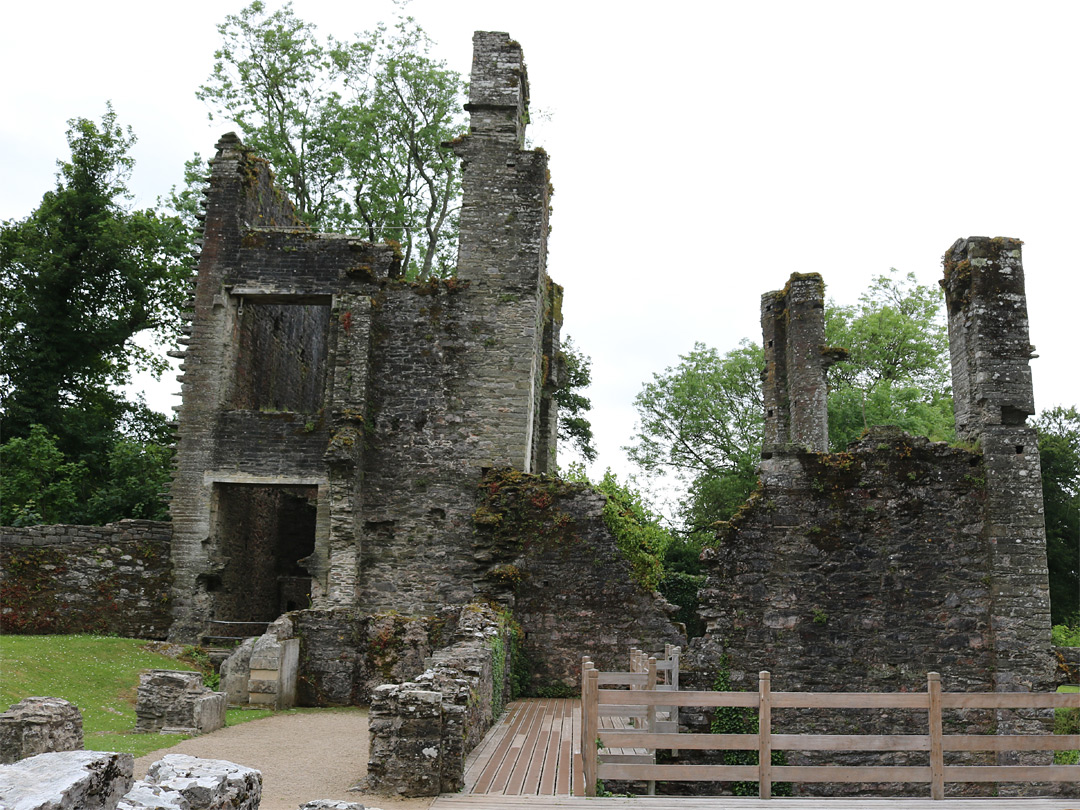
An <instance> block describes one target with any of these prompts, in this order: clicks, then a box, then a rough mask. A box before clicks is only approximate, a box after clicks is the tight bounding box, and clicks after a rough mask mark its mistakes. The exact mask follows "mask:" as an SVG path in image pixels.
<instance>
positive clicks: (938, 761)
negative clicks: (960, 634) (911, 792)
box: [926, 672, 945, 800]
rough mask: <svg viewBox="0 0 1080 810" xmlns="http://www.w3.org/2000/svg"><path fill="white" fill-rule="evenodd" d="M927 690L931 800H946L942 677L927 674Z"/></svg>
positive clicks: (931, 673) (935, 673)
mask: <svg viewBox="0 0 1080 810" xmlns="http://www.w3.org/2000/svg"><path fill="white" fill-rule="evenodd" d="M926 690H927V691H928V692H929V693H930V798H931V799H934V800H939V799H944V798H945V755H944V753H943V749H942V739H941V675H940V674H938V673H937V672H928V673H927V674H926Z"/></svg>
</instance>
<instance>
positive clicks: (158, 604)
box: [0, 520, 171, 638]
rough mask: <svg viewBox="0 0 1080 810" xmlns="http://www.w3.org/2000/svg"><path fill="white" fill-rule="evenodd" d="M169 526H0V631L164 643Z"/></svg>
mask: <svg viewBox="0 0 1080 810" xmlns="http://www.w3.org/2000/svg"><path fill="white" fill-rule="evenodd" d="M170 538H171V527H170V526H169V524H168V523H164V522H159V521H149V520H122V521H120V522H119V523H111V524H109V525H107V526H63V525H58V526H28V527H25V528H11V527H7V526H5V527H0V632H4V633H102V634H110V635H118V636H125V637H131V638H164V637H165V635H166V634H167V633H168V630H169V623H170V621H171V616H170V610H169V586H170V583H171V566H170V563H169V551H170V545H171V544H170Z"/></svg>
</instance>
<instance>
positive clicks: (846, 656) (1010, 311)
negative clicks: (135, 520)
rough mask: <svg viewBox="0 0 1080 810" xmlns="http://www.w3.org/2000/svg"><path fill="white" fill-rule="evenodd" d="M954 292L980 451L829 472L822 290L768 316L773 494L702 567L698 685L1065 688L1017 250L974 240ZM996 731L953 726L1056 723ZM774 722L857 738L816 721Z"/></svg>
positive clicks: (963, 384)
mask: <svg viewBox="0 0 1080 810" xmlns="http://www.w3.org/2000/svg"><path fill="white" fill-rule="evenodd" d="M942 285H943V286H944V287H945V291H946V302H947V306H948V313H949V333H950V344H951V352H952V370H953V393H954V399H955V407H956V416H957V430H958V433H959V434H960V437H961V438H962V439H965V440H967V441H968V442H969V443H970V445H969V446H970V447H971V448H972V449H964V448H963V447H949V446H948V445H945V444H940V443H939V444H933V443H930V442H928V441H927V440H926V439H922V438H914V437H911V436H908V435H906V434H904V433H903V432H901V431H898V430H896V429H886V428H874V429H872V430H871V431H870V432H869V433H868V434H867V435H866V436H865V437H864V438H863V439H862V440H861V441H860V442H858V443H856V444H854V445H852V447H850V448H849V449H848V451H847V452H843V453H825V452H822V451H823V450H824V449H825V442H824V437H825V436H826V435H827V434H826V433H825V430H826V428H827V425H826V422H825V404H824V390H825V389H824V367H825V365H827V363H829V362H832V361H833V359H834V358H836V357H838V356H839V355H838V353H837V350H835V349H832V348H829V347H824V346H822V345H821V343H822V335H823V331H822V329H821V322H822V319H823V314H822V312H823V311H822V308H821V306H820V304H821V303H822V300H823V287H822V286H821V284H820V278H819V277H815V276H801V275H796V276H793V277H792V280H791V283H790V284H789V286H788V288H786V289H785V291H783V292H782V293H769V294H768V295H766V296H764V297H763V305H762V310H763V312H762V324H763V332H764V340H765V346H766V349H765V352H766V355H765V356H766V362H767V368H766V370H765V373H764V374H763V379H764V380H765V402H766V409H767V412H766V437H765V438H766V441H765V447H764V450H763V461H762V465H761V482H760V486H759V488H758V490H757V491H756V492H755V493H754V495H753V496H752V498H751V499H750V501H749V503H748V504H747V505H746V506H745V507H744V509H743V510H742V511H741V512H740V514H738V515H737V516H736V517H735V519H734V520H733V521H732V522H731V524H730V525H729V526H727V527H725V528H724V529H723V530H722V531H721V532H720V533H719V534H718V537H717V543H716V545H715V547H714V548H712V549H710V550H708V551H707V552H706V554H705V555H704V557H703V559H704V561H705V564H706V570H707V573H708V578H707V580H706V584H705V587H704V589H703V590H702V592H701V601H702V609H701V613H702V616H703V617H704V618H705V620H706V621H707V632H706V636H705V638H704V639H702V640H701V641H699V642H696V643H695V652H694V655H692V656H691V660H694V661H696V666H697V667H698V668H699V674H698V676H697V677H698V678H699V679H703V678H705V679H707V678H710V677H712V676H713V674H714V673H715V672H716V671H718V670H721V669H724V670H728V671H730V674H731V682H732V684H733V685H734V686H735V687H737V688H751V689H752V688H754V683H755V682H756V674H757V672H758V671H759V670H762V669H768V670H771V672H772V674H773V686H774V688H776V689H782V690H785V691H787V690H791V691H800V690H826V691H896V690H919V691H922V690H924V689H925V675H926V673H927V672H928V671H937V672H940V673H941V675H942V685H943V688H944V689H946V690H950V691H1016V690H1020V691H1023V690H1033V689H1034V690H1048V689H1052V688H1053V685H1054V675H1053V658H1052V656H1051V653H1050V617H1049V592H1048V585H1047V573H1046V542H1045V535H1044V529H1043V514H1042V492H1041V488H1040V470H1039V457H1038V451H1037V447H1036V441H1035V434H1034V431H1033V430H1031V429H1030V428H1028V427H1027V426H1026V425H1025V424H1024V420H1025V418H1026V416H1028V415H1030V414H1032V413H1033V412H1034V406H1033V400H1032V392H1031V376H1030V371H1029V369H1028V358H1029V357H1030V355H1031V346H1030V345H1029V344H1028V333H1027V316H1026V311H1025V304H1024V289H1023V270H1022V267H1021V262H1020V243H1019V242H1018V241H1016V240H1011V239H987V238H972V239H965V240H959V241H958V242H957V243H956V244H955V245H953V247H952V248H950V250H949V252H948V253H947V254H946V256H945V279H944V281H943V282H942ZM810 287H816V292H815V293H814V295H813V296H804V295H801V294H800V295H799V296H796V292H797V291H800V290H802V291H805V290H806V289H808V288H810ZM796 302H798V306H796ZM815 320H816V321H817V323H814V321H815ZM796 324H797V325H798V330H799V331H798V333H796ZM800 425H801V426H802V427H800ZM692 677H693V676H691V678H692ZM856 714H857V715H858V716H857V717H851V718H848V719H847V720H843V719H842V720H841V723H852V724H853V725H852V726H851V727H852V728H858V729H860V733H898V732H900V733H902V732H903V731H904V730H905V729H910V730H916V729H919V728H921V727H920V725H919V723H920V721H919V719H918V718H915V717H911V718H903V717H897V716H895V715H896V713H893V716H884V715H883V716H877V715H876V714H875V713H872V712H865V713H856ZM870 715H874V716H870ZM993 715H994V713H991V712H970V713H957V715H956V716H954V717H952V718H951V719H947V723H948V722H951V723H954V724H955V725H954V727H956V728H973V729H974V728H978V729H983V730H987V731H991V730H995V729H996V731H997V732H998V733H1022V732H1023V731H1025V730H1032V728H1033V727H1039V726H1040V724H1042V723H1044V722H1045V717H1042V718H1040V717H1027V718H1023V717H1018V716H1017V715H1016V714H1015V713H1006V712H998V713H997V716H993ZM774 722H776V723H777V724H778V725H776V728H777V729H778V730H785V731H786V730H788V729H791V730H793V731H794V730H803V729H805V730H810V729H819V730H823V731H824V730H829V731H830V732H831V733H838V732H840V731H841V729H837V727H836V725H835V721H834V723H833V725H831V726H830V725H829V724H828V723H827V722H826V721H825V720H824V719H823V718H822V717H820V716H818V715H815V714H813V713H806V714H804V715H802V716H800V717H788V718H784V717H782V716H777V717H774ZM868 756H869V757H872V756H873V755H868ZM958 756H959V755H958ZM1029 756H1031V757H1034V758H1038V757H1041V756H1043V755H1040V754H1032V755H1029ZM803 757H805V755H796V754H793V755H791V758H790V761H791V762H792V764H797V762H799V761H803V759H802V758H803ZM864 758H867V757H864ZM999 759H1000V760H1001V761H1002V764H1013V763H1015V762H1016V759H1015V755H1009V756H1006V755H1000V756H999ZM851 764H855V759H852V763H851ZM811 789H812V788H811ZM853 789H855V788H853V787H848V788H839V787H838V786H830V787H829V788H828V790H830V791H833V792H835V791H837V790H848V791H850V790H853ZM903 790H904V789H901V792H903ZM1007 790H1008V788H1006V787H1004V786H1002V787H1001V791H1002V793H1003V795H1004V793H1005V792H1006V791H1007Z"/></svg>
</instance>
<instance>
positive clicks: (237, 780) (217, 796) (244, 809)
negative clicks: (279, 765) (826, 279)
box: [119, 754, 262, 810]
mask: <svg viewBox="0 0 1080 810" xmlns="http://www.w3.org/2000/svg"><path fill="white" fill-rule="evenodd" d="M153 788H159V789H160V790H161V793H160V794H156V793H155V792H154V790H153ZM172 794H178V795H179V796H180V797H181V798H182V799H183V800H184V801H185V802H186V803H187V804H186V805H183V804H179V803H177V802H176V801H174V802H173V805H169V804H163V805H161V806H160V808H161V810H173V807H174V806H175V807H176V808H177V810H258V808H259V802H260V800H261V799H262V773H261V772H259V771H257V770H255V769H254V768H248V767H246V766H244V765H237V764H236V763H235V762H227V761H225V760H221V759H200V758H199V757H192V756H187V755H186V754H166V755H165V757H163V758H162V759H160V760H158V761H157V762H155V763H154V764H153V765H151V766H150V771H149V772H148V773H147V774H146V779H145V780H143V781H142V782H140V783H139V790H138V792H137V795H136V791H132V793H131V794H129V796H127V797H125V801H128V802H130V806H129V807H121V808H119V810H159V805H157V804H153V803H149V802H145V801H144V803H143V804H137V803H135V802H136V801H142V799H140V798H139V797H140V796H145V797H146V798H149V799H151V800H152V799H153V798H154V797H155V796H157V795H159V796H162V797H163V798H166V799H169V800H172Z"/></svg>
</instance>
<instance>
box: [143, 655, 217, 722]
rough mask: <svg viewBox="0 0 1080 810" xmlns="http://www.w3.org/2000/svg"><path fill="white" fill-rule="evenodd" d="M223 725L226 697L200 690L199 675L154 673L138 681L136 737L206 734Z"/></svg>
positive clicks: (152, 671) (178, 672)
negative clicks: (151, 734) (160, 734)
mask: <svg viewBox="0 0 1080 810" xmlns="http://www.w3.org/2000/svg"><path fill="white" fill-rule="evenodd" d="M224 725H225V693H224V692H214V691H212V690H210V689H207V688H206V687H205V686H203V682H202V675H201V674H200V673H198V672H181V671H175V670H169V669H153V670H150V671H149V672H145V673H143V674H142V676H141V677H140V679H139V691H138V696H137V699H136V702H135V731H136V733H141V734H149V733H159V732H160V733H162V734H206V733H208V732H211V731H216V730H217V729H219V728H221V727H222V726H224Z"/></svg>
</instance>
